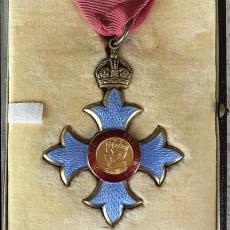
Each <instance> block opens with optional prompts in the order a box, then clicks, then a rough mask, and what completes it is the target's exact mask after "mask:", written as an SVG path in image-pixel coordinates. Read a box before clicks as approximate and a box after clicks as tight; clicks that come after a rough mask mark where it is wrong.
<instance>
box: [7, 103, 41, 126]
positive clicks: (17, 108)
mask: <svg viewBox="0 0 230 230" xmlns="http://www.w3.org/2000/svg"><path fill="white" fill-rule="evenodd" d="M42 113H43V104H41V103H33V102H27V103H9V106H8V123H9V124H13V123H28V124H41V122H42Z"/></svg>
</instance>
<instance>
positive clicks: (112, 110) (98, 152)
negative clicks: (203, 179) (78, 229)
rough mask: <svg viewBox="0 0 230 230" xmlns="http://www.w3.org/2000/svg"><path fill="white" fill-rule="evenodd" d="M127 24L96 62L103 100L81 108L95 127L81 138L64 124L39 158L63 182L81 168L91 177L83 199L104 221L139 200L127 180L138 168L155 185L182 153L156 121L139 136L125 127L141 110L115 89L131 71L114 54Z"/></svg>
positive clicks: (125, 82)
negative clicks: (56, 171) (92, 184)
mask: <svg viewBox="0 0 230 230" xmlns="http://www.w3.org/2000/svg"><path fill="white" fill-rule="evenodd" d="M128 27H129V26H127V27H126V30H125V32H124V34H123V35H122V36H121V37H119V38H117V37H115V38H112V39H111V40H110V41H109V44H108V46H109V49H110V56H109V57H108V58H107V59H105V60H103V61H102V62H101V63H100V64H99V65H98V66H97V67H96V70H95V77H96V80H97V82H98V85H99V87H100V88H102V89H106V90H107V92H106V93H105V95H104V98H103V102H102V103H99V104H92V105H89V106H87V107H86V108H84V109H83V110H84V111H85V112H86V113H88V114H89V115H90V116H92V117H93V119H94V120H95V121H96V123H97V125H98V128H99V132H98V133H97V134H96V135H95V136H94V137H93V138H92V140H90V141H82V139H81V138H80V137H78V136H77V135H76V134H74V132H73V131H72V129H71V127H69V126H68V127H66V128H64V130H63V132H62V134H61V144H59V145H57V146H54V147H51V148H50V149H48V150H47V151H45V153H44V155H43V157H44V159H45V160H47V161H48V162H50V163H52V164H53V165H56V166H59V167H60V174H61V179H62V180H63V182H64V184H65V185H69V183H70V181H71V179H72V178H73V177H74V176H76V175H78V174H79V173H80V172H81V171H83V170H89V171H90V172H91V173H92V174H93V175H94V176H95V177H97V179H98V184H97V187H96V188H95V190H94V191H93V192H92V194H91V195H90V196H89V197H88V198H86V199H84V203H85V204H87V205H89V206H91V207H94V208H100V209H101V210H102V213H103V215H104V217H105V219H106V221H107V222H108V223H109V224H110V225H115V224H116V223H118V221H119V220H120V218H121V216H122V214H123V211H124V209H126V208H134V207H137V206H138V205H140V204H142V200H141V199H140V198H139V197H138V196H137V195H135V193H134V192H133V191H132V190H131V189H130V187H129V185H128V181H129V179H130V177H132V176H133V175H134V174H135V173H136V172H137V171H138V170H141V171H144V172H146V173H147V174H148V175H150V176H151V177H152V178H153V180H154V181H155V183H156V184H157V185H161V184H162V182H163V181H164V178H165V175H166V168H167V167H169V166H172V165H173V164H175V163H178V162H179V161H180V160H181V159H182V158H183V153H182V152H181V151H180V150H178V149H177V148H175V147H172V146H169V145H168V144H167V140H166V134H165V131H164V129H163V128H162V127H160V126H158V127H157V129H156V130H155V131H154V132H153V134H152V135H150V136H149V137H148V138H146V139H144V140H141V141H138V140H136V139H135V137H133V136H131V135H130V134H129V133H128V132H127V126H128V124H129V122H130V120H131V119H132V118H133V117H134V116H135V115H137V114H138V113H140V112H141V110H142V109H141V107H139V106H137V105H135V104H129V103H125V102H124V99H123V96H122V93H121V92H120V89H125V88H127V87H128V85H129V83H130V81H131V77H132V73H133V71H132V69H131V67H130V66H129V65H128V63H127V62H125V61H124V60H122V59H120V58H119V56H118V45H119V44H120V43H121V42H122V41H123V40H124V38H125V37H126V36H127V33H128V29H129V28H128Z"/></svg>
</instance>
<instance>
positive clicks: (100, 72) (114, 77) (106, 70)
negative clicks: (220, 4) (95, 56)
mask: <svg viewBox="0 0 230 230" xmlns="http://www.w3.org/2000/svg"><path fill="white" fill-rule="evenodd" d="M132 73H133V71H132V68H131V67H130V66H129V64H128V63H127V62H125V61H124V60H122V59H120V58H119V57H118V53H117V49H111V55H110V57H109V58H107V59H105V60H103V61H102V62H101V63H100V64H99V65H98V66H97V67H96V70H95V77H96V80H97V82H98V85H99V87H100V88H114V87H115V88H127V87H128V85H129V83H130V81H131V77H132Z"/></svg>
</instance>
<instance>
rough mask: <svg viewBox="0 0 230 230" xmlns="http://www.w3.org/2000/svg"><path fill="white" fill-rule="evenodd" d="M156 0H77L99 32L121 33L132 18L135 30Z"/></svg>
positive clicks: (108, 33) (108, 34)
mask: <svg viewBox="0 0 230 230" xmlns="http://www.w3.org/2000/svg"><path fill="white" fill-rule="evenodd" d="M153 2H154V0H76V3H77V5H78V6H79V7H80V9H81V11H82V12H83V14H84V15H85V17H86V18H87V20H88V21H89V23H90V24H91V25H92V26H93V28H94V29H95V30H96V32H97V33H99V34H101V35H103V36H114V35H121V34H122V33H123V32H124V27H125V24H126V23H127V22H128V21H129V20H130V19H132V26H131V31H133V30H135V29H136V28H137V27H138V26H139V25H140V24H141V23H142V22H143V21H144V20H145V18H146V16H147V15H148V13H149V11H150V9H151V7H152V5H153Z"/></svg>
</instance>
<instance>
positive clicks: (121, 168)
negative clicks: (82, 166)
mask: <svg viewBox="0 0 230 230" xmlns="http://www.w3.org/2000/svg"><path fill="white" fill-rule="evenodd" d="M96 161H97V163H98V165H99V167H100V168H101V169H102V170H103V171H105V172H106V173H109V174H120V173H123V172H125V171H126V170H127V169H128V168H129V167H130V165H131V164H132V162H133V149H132V146H131V145H130V144H129V142H128V141H126V140H125V139H122V138H120V137H110V138H108V139H105V140H104V141H102V142H101V143H100V144H99V146H98V147H97V150H96Z"/></svg>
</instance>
